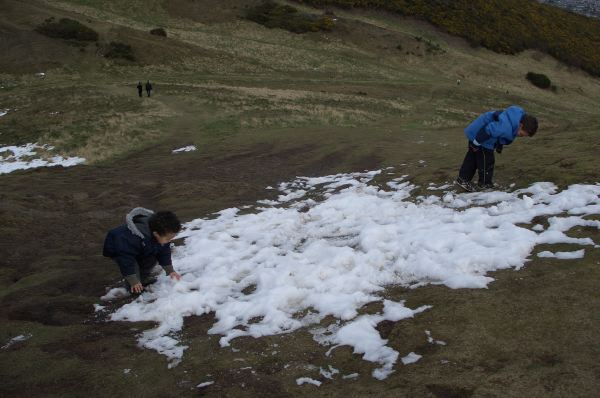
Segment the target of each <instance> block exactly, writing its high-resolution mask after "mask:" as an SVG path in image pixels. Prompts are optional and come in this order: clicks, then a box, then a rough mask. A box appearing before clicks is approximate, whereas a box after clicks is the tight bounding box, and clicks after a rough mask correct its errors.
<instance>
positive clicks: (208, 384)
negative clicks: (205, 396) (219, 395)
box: [196, 381, 215, 388]
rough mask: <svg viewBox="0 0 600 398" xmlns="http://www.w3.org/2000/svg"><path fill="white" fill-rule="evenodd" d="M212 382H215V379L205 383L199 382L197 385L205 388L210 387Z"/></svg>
mask: <svg viewBox="0 0 600 398" xmlns="http://www.w3.org/2000/svg"><path fill="white" fill-rule="evenodd" d="M212 384H215V382H214V381H205V382H203V383H200V384H198V385H197V386H196V388H204V387H208V386H210V385H212Z"/></svg>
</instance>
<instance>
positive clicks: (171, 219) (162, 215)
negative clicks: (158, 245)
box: [148, 211, 181, 236]
mask: <svg viewBox="0 0 600 398" xmlns="http://www.w3.org/2000/svg"><path fill="white" fill-rule="evenodd" d="M148 225H149V226H150V231H152V232H156V233H157V234H159V235H160V236H164V235H166V234H167V233H174V234H176V233H178V232H179V231H181V222H180V221H179V219H178V218H177V216H176V215H175V213H173V212H171V211H159V212H156V213H154V214H153V215H151V216H150V219H149V220H148Z"/></svg>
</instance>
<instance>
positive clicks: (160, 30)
mask: <svg viewBox="0 0 600 398" xmlns="http://www.w3.org/2000/svg"><path fill="white" fill-rule="evenodd" d="M150 34H151V35H155V36H162V37H167V31H166V30H164V28H156V29H152V30H151V31H150Z"/></svg>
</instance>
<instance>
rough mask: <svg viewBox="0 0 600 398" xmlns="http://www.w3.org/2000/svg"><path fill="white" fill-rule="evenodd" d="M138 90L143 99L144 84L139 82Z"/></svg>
mask: <svg viewBox="0 0 600 398" xmlns="http://www.w3.org/2000/svg"><path fill="white" fill-rule="evenodd" d="M137 89H138V95H139V96H140V97H141V96H142V82H138V85H137Z"/></svg>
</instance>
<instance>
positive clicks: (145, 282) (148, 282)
mask: <svg viewBox="0 0 600 398" xmlns="http://www.w3.org/2000/svg"><path fill="white" fill-rule="evenodd" d="M156 279H157V278H156V277H154V276H149V277H147V278H144V279H143V280H142V286H144V287H146V286H148V285H151V284H153V283H154V282H156Z"/></svg>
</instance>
